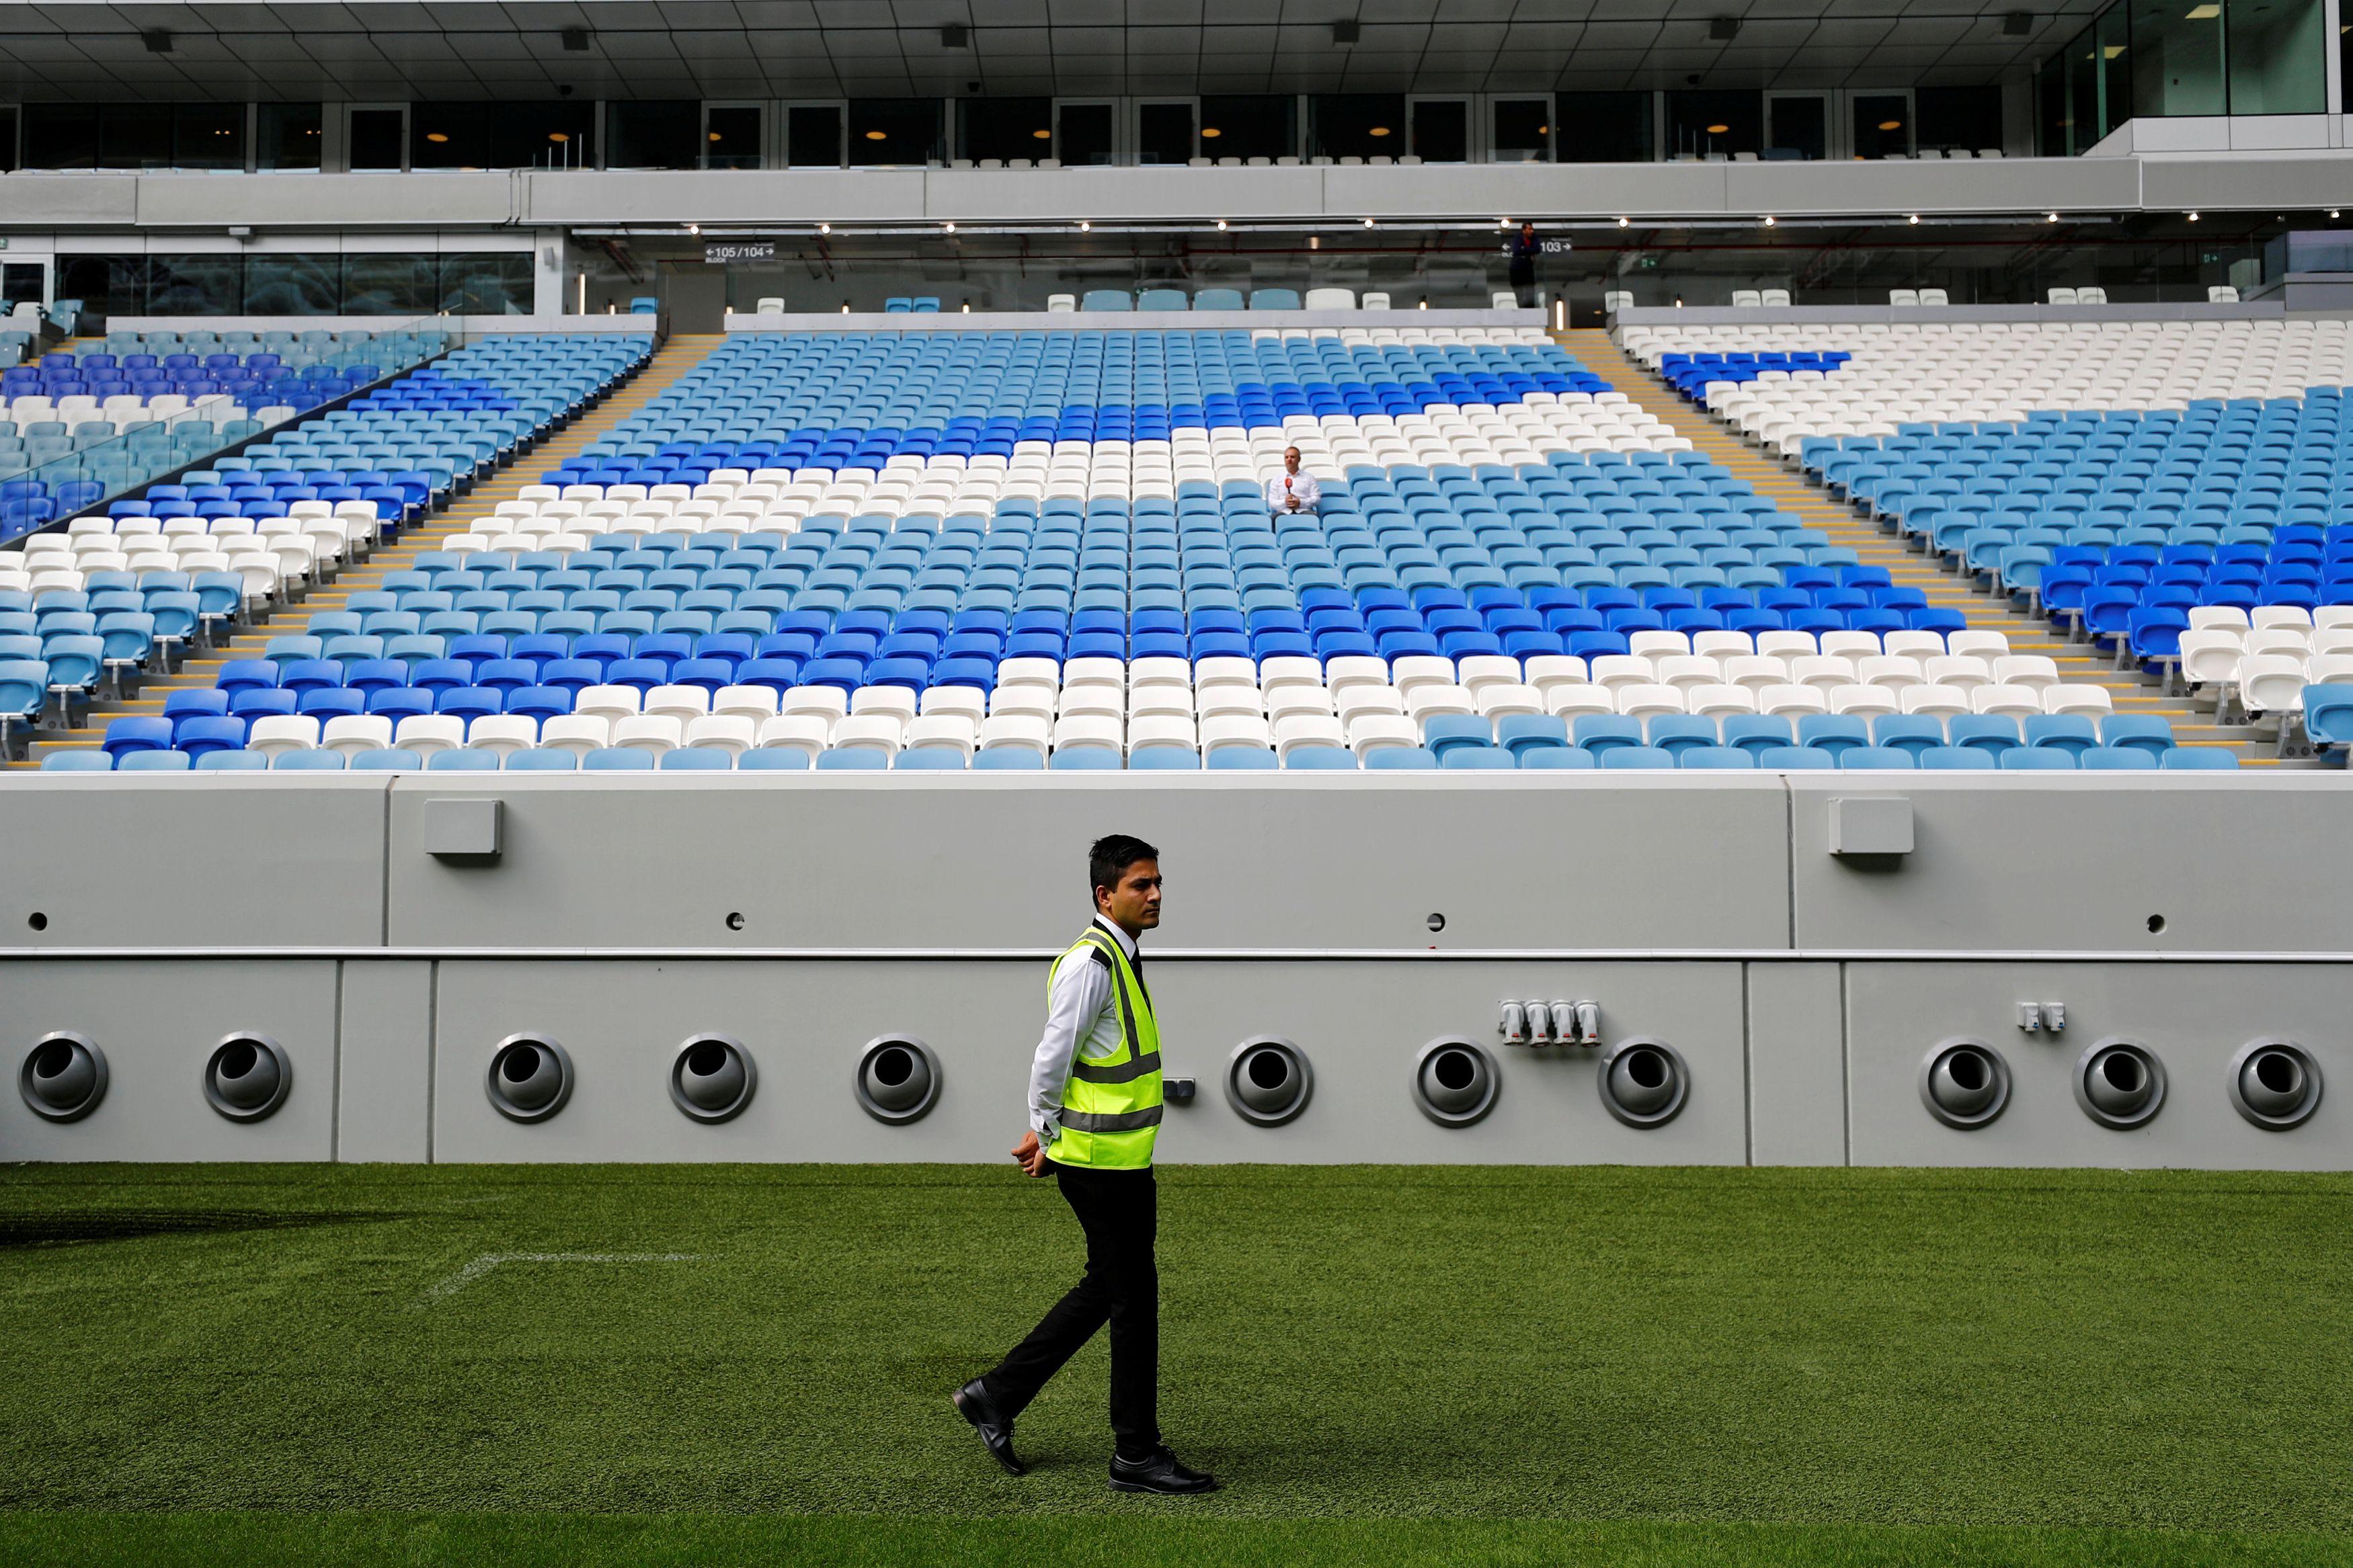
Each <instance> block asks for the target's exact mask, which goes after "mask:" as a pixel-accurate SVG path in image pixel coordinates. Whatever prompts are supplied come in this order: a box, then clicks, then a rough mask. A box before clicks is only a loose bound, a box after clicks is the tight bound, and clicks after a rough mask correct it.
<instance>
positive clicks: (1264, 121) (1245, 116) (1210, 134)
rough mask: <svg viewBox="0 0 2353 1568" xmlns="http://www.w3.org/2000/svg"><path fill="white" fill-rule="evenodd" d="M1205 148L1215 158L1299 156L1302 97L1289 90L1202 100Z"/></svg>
mask: <svg viewBox="0 0 2353 1568" xmlns="http://www.w3.org/2000/svg"><path fill="white" fill-rule="evenodd" d="M1201 151H1202V153H1204V154H1205V155H1206V156H1208V157H1211V158H1242V159H1250V158H1290V157H1295V156H1297V154H1298V153H1299V100H1297V99H1295V98H1293V97H1291V96H1290V95H1289V94H1287V93H1284V94H1259V93H1253V94H1250V95H1247V96H1237V97H1228V98H1205V99H1203V100H1201Z"/></svg>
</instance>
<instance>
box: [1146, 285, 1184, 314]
mask: <svg viewBox="0 0 2353 1568" xmlns="http://www.w3.org/2000/svg"><path fill="white" fill-rule="evenodd" d="M1135 308H1136V309H1137V310H1191V309H1192V308H1193V301H1192V300H1188V299H1187V298H1186V297H1185V290H1183V289H1145V290H1144V292H1143V293H1141V294H1139V295H1137V296H1136V297H1135Z"/></svg>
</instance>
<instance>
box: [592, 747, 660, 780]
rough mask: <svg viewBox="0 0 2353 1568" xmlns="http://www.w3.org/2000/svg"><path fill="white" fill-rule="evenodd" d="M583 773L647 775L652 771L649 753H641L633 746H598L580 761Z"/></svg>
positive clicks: (652, 761) (651, 758) (652, 760)
mask: <svg viewBox="0 0 2353 1568" xmlns="http://www.w3.org/2000/svg"><path fill="white" fill-rule="evenodd" d="M580 771H581V772H582V773H651V772H653V771H654V757H653V753H652V752H641V751H639V750H638V749H637V748H636V747H635V746H599V747H598V748H596V750H595V751H593V752H588V753H587V754H586V756H584V757H582V758H581V759H580Z"/></svg>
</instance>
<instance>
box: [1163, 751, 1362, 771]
mask: <svg viewBox="0 0 2353 1568" xmlns="http://www.w3.org/2000/svg"><path fill="white" fill-rule="evenodd" d="M1376 754H1378V753H1376ZM1201 765H1202V766H1203V767H1204V768H1206V769H1207V770H1208V772H1210V773H1272V772H1273V771H1274V770H1275V768H1276V766H1277V765H1278V764H1277V763H1276V762H1275V760H1274V753H1273V752H1270V751H1268V750H1267V749H1266V748H1265V747H1264V746H1219V747H1218V748H1217V749H1216V750H1215V751H1213V752H1208V754H1207V755H1206V756H1204V757H1203V758H1202V761H1201Z"/></svg>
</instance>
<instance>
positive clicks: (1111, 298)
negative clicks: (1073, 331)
mask: <svg viewBox="0 0 2353 1568" xmlns="http://www.w3.org/2000/svg"><path fill="white" fill-rule="evenodd" d="M1079 309H1080V310H1134V309H1135V301H1134V300H1131V299H1129V298H1128V297H1127V290H1125V289H1088V290H1087V291H1086V293H1085V294H1083V295H1082V296H1081V297H1080V300H1079Z"/></svg>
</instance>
